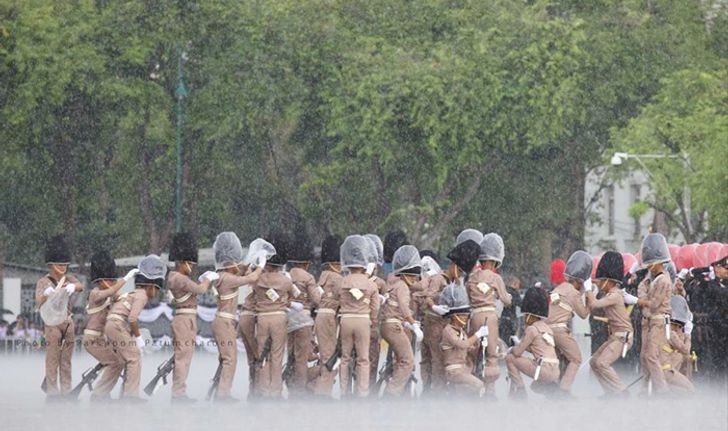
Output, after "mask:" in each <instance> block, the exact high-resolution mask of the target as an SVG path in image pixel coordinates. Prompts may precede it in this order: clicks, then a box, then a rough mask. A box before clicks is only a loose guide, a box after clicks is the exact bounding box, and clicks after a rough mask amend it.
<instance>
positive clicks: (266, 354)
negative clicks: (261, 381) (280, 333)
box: [255, 336, 273, 368]
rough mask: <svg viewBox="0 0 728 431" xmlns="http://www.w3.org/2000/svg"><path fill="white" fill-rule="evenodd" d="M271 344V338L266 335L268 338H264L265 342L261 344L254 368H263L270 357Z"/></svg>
mask: <svg viewBox="0 0 728 431" xmlns="http://www.w3.org/2000/svg"><path fill="white" fill-rule="evenodd" d="M272 346H273V338H271V337H270V336H268V339H267V340H265V344H263V351H262V352H260V357H258V358H256V359H255V367H256V368H263V367H264V366H265V364H266V362H268V359H270V351H271V348H272Z"/></svg>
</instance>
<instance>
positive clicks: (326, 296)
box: [314, 235, 342, 398]
mask: <svg viewBox="0 0 728 431" xmlns="http://www.w3.org/2000/svg"><path fill="white" fill-rule="evenodd" d="M340 247H341V238H340V237H339V236H337V235H333V236H327V237H326V238H325V239H324V241H323V243H322V244H321V265H322V269H323V270H322V271H321V275H320V276H319V280H318V286H317V290H318V292H319V296H320V298H321V300H320V302H319V308H318V310H317V313H316V322H315V324H314V330H315V331H316V340H317V341H318V348H319V358H320V362H321V363H323V364H325V363H326V362H328V361H329V359H330V358H331V357H332V356H333V355H334V353H335V351H336V326H337V325H336V313H337V312H338V309H339V302H338V301H337V300H336V299H335V298H337V297H338V290H339V286H340V285H341V280H342V277H341V262H340V260H341V257H340V253H339V248H340ZM335 379H336V370H329V369H328V368H326V367H325V366H322V367H319V376H318V378H317V379H316V385H315V388H314V393H315V394H316V395H319V396H323V397H327V398H328V397H330V396H331V390H332V389H333V387H334V380H335Z"/></svg>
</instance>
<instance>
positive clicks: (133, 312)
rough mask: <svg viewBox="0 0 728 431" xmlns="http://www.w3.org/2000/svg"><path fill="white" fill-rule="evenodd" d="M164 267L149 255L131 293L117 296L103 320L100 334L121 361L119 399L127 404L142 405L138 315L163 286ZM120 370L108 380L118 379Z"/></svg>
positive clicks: (142, 343) (140, 343) (158, 260)
mask: <svg viewBox="0 0 728 431" xmlns="http://www.w3.org/2000/svg"><path fill="white" fill-rule="evenodd" d="M166 273H167V266H166V265H165V264H164V262H162V260H161V259H160V258H159V256H156V255H153V254H152V255H149V256H147V257H145V258H144V259H142V260H141V261H140V262H139V272H138V273H137V275H136V276H135V277H134V285H135V287H136V288H135V289H134V291H132V292H131V293H129V294H127V295H121V296H120V297H119V298H118V299H117V301H116V302H114V303H113V304H112V305H111V309H110V310H109V314H108V316H107V317H106V326H105V327H104V333H105V334H106V336H107V337H108V339H109V342H110V343H111V346H112V347H113V348H114V351H115V352H116V353H117V354H118V355H119V356H120V357H121V358H122V359H123V360H124V367H125V368H126V374H125V379H124V384H123V394H122V399H123V400H125V401H128V402H142V401H146V400H142V399H141V398H139V379H140V378H141V371H142V370H141V362H140V360H141V349H142V348H143V346H144V339H142V337H141V333H140V332H139V321H138V318H139V313H141V311H142V310H143V309H144V306H145V305H146V304H147V301H148V300H149V299H151V298H154V296H156V295H157V293H158V292H159V289H161V288H162V283H164V276H165V274H166ZM120 373H121V368H119V369H117V370H115V373H114V375H112V376H110V378H113V379H114V380H116V379H118V378H119V374H120Z"/></svg>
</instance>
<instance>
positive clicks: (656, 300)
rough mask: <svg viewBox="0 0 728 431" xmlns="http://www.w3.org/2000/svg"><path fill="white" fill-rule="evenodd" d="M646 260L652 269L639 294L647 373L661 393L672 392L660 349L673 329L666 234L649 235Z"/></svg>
mask: <svg viewBox="0 0 728 431" xmlns="http://www.w3.org/2000/svg"><path fill="white" fill-rule="evenodd" d="M640 253H641V255H642V263H643V265H644V266H645V267H647V269H648V270H649V278H646V279H645V282H646V283H645V284H644V286H645V287H646V289H642V292H640V294H639V295H638V300H637V305H638V306H639V307H641V308H642V315H643V324H642V340H643V342H642V346H641V347H642V351H641V352H640V358H641V359H642V358H644V360H643V363H644V365H645V369H646V373H647V376H648V378H649V379H650V381H651V382H652V384H653V386H654V389H655V391H656V392H657V393H659V394H664V393H666V392H668V391H669V388H668V386H667V382H666V381H665V375H664V373H663V372H662V364H661V363H660V349H661V348H662V346H664V345H665V344H667V338H668V334H669V330H670V298H671V297H672V282H671V281H670V276H669V275H668V274H667V273H666V271H665V264H666V263H667V262H669V261H670V252H669V250H668V248H667V241H666V240H665V237H664V236H662V235H661V234H659V233H651V234H648V235H647V236H646V237H645V238H644V240H643V241H642V246H641V249H640Z"/></svg>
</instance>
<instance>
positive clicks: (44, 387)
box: [40, 377, 48, 394]
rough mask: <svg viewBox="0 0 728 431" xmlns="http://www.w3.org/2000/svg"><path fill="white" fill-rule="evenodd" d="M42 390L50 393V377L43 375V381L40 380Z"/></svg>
mask: <svg viewBox="0 0 728 431" xmlns="http://www.w3.org/2000/svg"><path fill="white" fill-rule="evenodd" d="M40 390H41V391H43V392H44V393H46V394H47V393H48V377H43V381H42V382H40Z"/></svg>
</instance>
